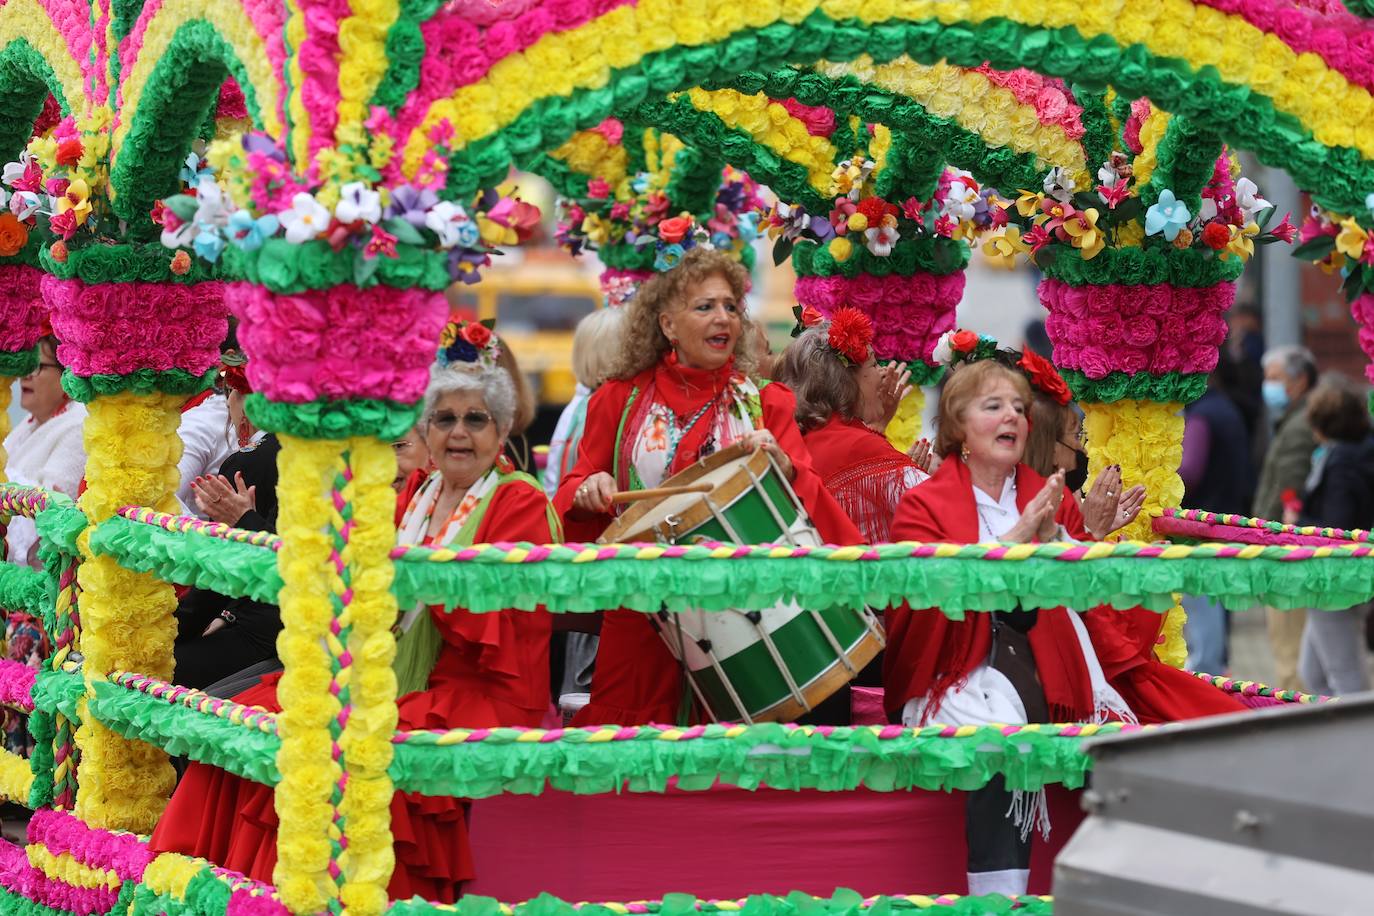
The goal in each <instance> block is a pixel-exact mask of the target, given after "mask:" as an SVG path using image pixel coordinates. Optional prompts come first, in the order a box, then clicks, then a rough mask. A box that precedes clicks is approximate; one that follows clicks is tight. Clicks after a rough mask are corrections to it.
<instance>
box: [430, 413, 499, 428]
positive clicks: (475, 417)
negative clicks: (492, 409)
mask: <svg viewBox="0 0 1374 916" xmlns="http://www.w3.org/2000/svg"><path fill="white" fill-rule="evenodd" d="M460 419H461V420H462V421H463V428H464V429H466V430H467V431H468V432H470V433H480V432H481V431H482V430H484V429H486V428H487V424H488V423H490V422H491V420H492V417H491V414H489V413H487V412H486V411H484V410H469V411H468V412H467V413H465V414H463V416H462V417H459V416H458V415H457V414H456V413H453V412H452V411H447V410H446V411H444V412H443V413H436V414H435V415H434V416H433V417H431V418H430V421H429V422H430V423H431V424H433V426H434V428H435V429H437V430H439V432H441V433H446V432H449V431H450V430H452V429H453V427H454V426H455V425H456V424H457V423H458V421H459V420H460Z"/></svg>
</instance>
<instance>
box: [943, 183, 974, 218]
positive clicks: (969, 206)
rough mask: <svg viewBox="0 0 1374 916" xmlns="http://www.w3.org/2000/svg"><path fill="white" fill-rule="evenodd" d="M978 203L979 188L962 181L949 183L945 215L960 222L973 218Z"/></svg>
mask: <svg viewBox="0 0 1374 916" xmlns="http://www.w3.org/2000/svg"><path fill="white" fill-rule="evenodd" d="M976 203H978V191H977V190H975V189H974V188H972V187H970V186H968V185H966V184H964V183H963V182H962V181H958V180H955V181H952V182H950V185H949V193H948V194H946V195H945V206H944V215H945V216H948V217H949V218H950V219H954V220H959V221H960V222H964V221H967V220H971V219H973V217H974V215H975V213H976V212H977V211H975V210H974V204H976Z"/></svg>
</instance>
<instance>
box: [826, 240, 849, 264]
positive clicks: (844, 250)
mask: <svg viewBox="0 0 1374 916" xmlns="http://www.w3.org/2000/svg"><path fill="white" fill-rule="evenodd" d="M853 253H854V244H853V243H852V242H850V241H849V239H847V238H845V237H844V236H842V235H837V236H835V237H834V238H833V239H831V240H830V256H831V257H832V258H834V259H835V260H836V261H848V260H849V256H850V255H852V254H853Z"/></svg>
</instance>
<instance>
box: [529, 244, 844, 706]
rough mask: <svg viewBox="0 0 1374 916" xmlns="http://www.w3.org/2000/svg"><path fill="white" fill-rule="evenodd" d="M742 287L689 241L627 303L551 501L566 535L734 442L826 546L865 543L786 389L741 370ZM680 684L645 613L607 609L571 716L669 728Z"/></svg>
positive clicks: (603, 522) (592, 526) (741, 276)
mask: <svg viewBox="0 0 1374 916" xmlns="http://www.w3.org/2000/svg"><path fill="white" fill-rule="evenodd" d="M747 283H748V274H747V272H746V271H745V269H744V268H743V267H742V266H740V265H739V264H738V263H737V262H735V261H734V260H732V259H731V258H730V257H729V256H727V255H725V254H723V253H721V252H717V251H713V250H711V249H709V248H706V247H705V246H699V247H697V248H694V249H692V250H691V251H689V252H688V253H687V254H686V256H685V257H683V259H682V261H681V262H680V263H679V264H678V265H677V266H676V267H674V268H673V269H671V270H669V271H667V272H665V273H661V274H658V275H657V276H655V277H653V278H652V279H650V280H649V281H648V282H646V283H645V284H644V286H643V287H642V288H641V289H640V290H639V292H638V293H637V294H636V295H635V298H634V299H633V300H631V302H630V304H629V305H628V306H627V307H626V308H627V311H626V314H625V331H624V336H623V338H622V344H621V350H620V353H619V356H618V358H617V359H616V361H615V364H614V366H613V367H612V371H611V379H610V381H608V382H606V383H605V384H604V385H602V386H601V388H599V389H598V390H597V392H596V393H595V394H594V395H592V398H591V400H590V401H589V402H588V404H587V424H586V430H585V431H584V433H583V435H582V443H581V445H580V447H579V449H578V455H577V463H576V464H575V465H574V466H573V469H572V471H571V472H569V473H568V475H567V476H566V477H565V478H564V480H563V482H562V484H561V485H560V486H559V488H558V496H557V498H556V499H555V500H554V505H555V506H556V507H557V508H558V510H559V512H561V513H562V514H563V521H564V526H565V529H566V530H567V532H568V535H569V539H570V540H574V541H592V540H595V539H596V538H597V537H598V536H599V535H600V534H601V532H602V531H604V530H605V528H606V526H607V525H608V524H610V522H611V520H612V515H611V495H612V494H613V493H614V492H616V491H617V490H637V489H648V488H652V487H657V486H658V485H659V484H661V483H662V482H663V481H664V480H666V479H667V478H668V477H670V476H672V475H673V474H676V473H677V472H678V471H681V470H683V469H684V468H686V467H689V466H690V465H692V464H693V463H695V462H696V461H697V460H699V459H701V458H704V457H706V456H708V455H710V454H712V453H714V452H715V451H717V450H718V449H722V448H725V447H726V446H728V445H731V444H732V443H735V442H744V443H747V444H749V445H751V446H754V447H758V448H763V449H765V450H767V451H768V452H769V453H770V454H771V455H772V456H773V458H774V460H775V461H776V462H777V464H778V466H779V467H780V468H781V469H782V472H783V473H784V474H786V475H787V476H788V477H789V478H790V479H791V481H792V488H793V490H794V491H795V492H796V494H797V496H798V498H800V499H801V501H802V503H803V505H804V506H805V507H806V509H807V512H808V513H809V514H810V516H811V520H812V522H813V523H814V524H815V525H816V527H817V529H818V530H819V532H820V535H821V537H822V538H823V539H824V540H826V541H829V542H831V543H858V542H859V541H860V540H861V536H860V535H859V533H858V531H857V530H856V529H855V528H854V525H853V523H852V522H850V521H849V519H848V518H846V517H845V515H844V513H843V511H841V510H840V508H839V506H838V505H836V503H835V501H834V499H833V498H832V497H831V496H830V494H829V493H827V492H826V491H825V488H824V487H823V486H822V485H821V480H820V477H819V476H818V475H817V474H816V473H815V471H813V470H812V468H811V460H810V456H809V455H808V453H807V450H806V445H805V444H804V443H803V442H802V438H801V433H800V432H799V431H798V429H797V424H796V420H795V418H794V415H795V413H796V401H795V400H794V399H793V397H792V392H790V391H789V390H787V388H785V387H783V386H782V385H779V384H776V383H775V384H767V385H762V386H760V385H758V384H757V383H756V382H755V381H754V379H753V378H751V377H750V372H751V370H752V369H753V348H752V343H751V341H750V334H751V332H752V329H753V323H752V322H751V321H750V320H749V316H748V314H747V313H746V311H745V307H744V294H745V289H746V286H747ZM686 689H687V685H686V684H684V683H683V679H682V675H681V668H680V665H679V663H678V662H677V660H676V659H674V658H673V656H672V654H671V653H670V652H669V651H668V648H667V646H666V645H665V644H664V643H663V642H662V640H661V639H660V638H659V636H658V634H656V633H655V632H654V629H653V627H652V626H651V625H650V623H649V620H648V618H647V617H646V616H645V615H644V614H641V613H639V612H637V611H612V612H609V613H607V614H606V615H605V619H604V621H603V623H602V628H601V645H600V649H599V652H598V656H597V663H596V674H595V675H594V676H593V678H592V691H591V693H592V696H591V702H590V704H589V705H588V706H586V707H585V708H583V709H582V710H581V712H579V713H578V717H577V719H576V720H575V721H576V722H577V723H579V724H582V723H591V724H601V723H607V722H615V723H620V724H626V725H629V724H636V723H644V722H672V721H675V720H676V719H678V717H679V716H678V711H679V709H684V708H686V707H687V705H688V704H687V703H686V702H685V700H686V697H685V695H684V691H685V690H686Z"/></svg>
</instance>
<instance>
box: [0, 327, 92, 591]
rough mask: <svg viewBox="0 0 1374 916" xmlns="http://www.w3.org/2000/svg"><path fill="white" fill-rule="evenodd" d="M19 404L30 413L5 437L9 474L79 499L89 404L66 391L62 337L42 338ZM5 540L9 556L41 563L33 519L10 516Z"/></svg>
mask: <svg viewBox="0 0 1374 916" xmlns="http://www.w3.org/2000/svg"><path fill="white" fill-rule="evenodd" d="M19 406H20V407H21V408H23V410H24V411H25V412H26V413H27V414H28V416H26V417H25V418H24V419H23V420H22V421H20V422H19V423H18V425H16V426H15V427H14V429H12V430H11V431H10V434H9V435H8V436H6V437H5V451H6V452H7V453H8V454H9V458H8V460H7V462H6V465H5V473H6V474H7V475H8V477H9V479H10V481H11V482H13V483H17V484H23V485H25V486H30V487H43V488H45V489H48V490H55V491H56V492H58V493H64V494H66V495H67V496H70V497H71V498H72V499H76V497H77V491H78V489H79V488H80V486H81V478H82V477H83V476H84V475H85V473H86V449H85V446H84V445H82V441H81V425H82V423H84V422H85V420H86V405H85V404H82V403H80V402H78V401H72V400H71V399H70V398H68V397H67V393H66V392H65V391H63V390H62V364H61V363H60V362H58V359H57V338H56V337H53V336H52V335H51V334H49V335H48V336H46V337H44V338H43V339H42V340H40V341H39V342H38V365H37V366H36V367H35V368H34V370H33V371H32V372H30V373H29V374H28V375H25V376H24V377H22V378H21V379H19ZM5 540H6V542H7V547H8V549H7V550H6V553H5V556H6V557H7V558H8V559H9V561H10V562H11V563H17V564H19V565H21V566H22V565H32V566H34V567H35V568H37V566H38V532H37V531H36V530H35V529H34V527H33V521H32V520H30V519H27V518H21V517H19V516H15V517H14V518H12V519H10V521H9V530H8V532H7V533H6V537H5Z"/></svg>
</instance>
